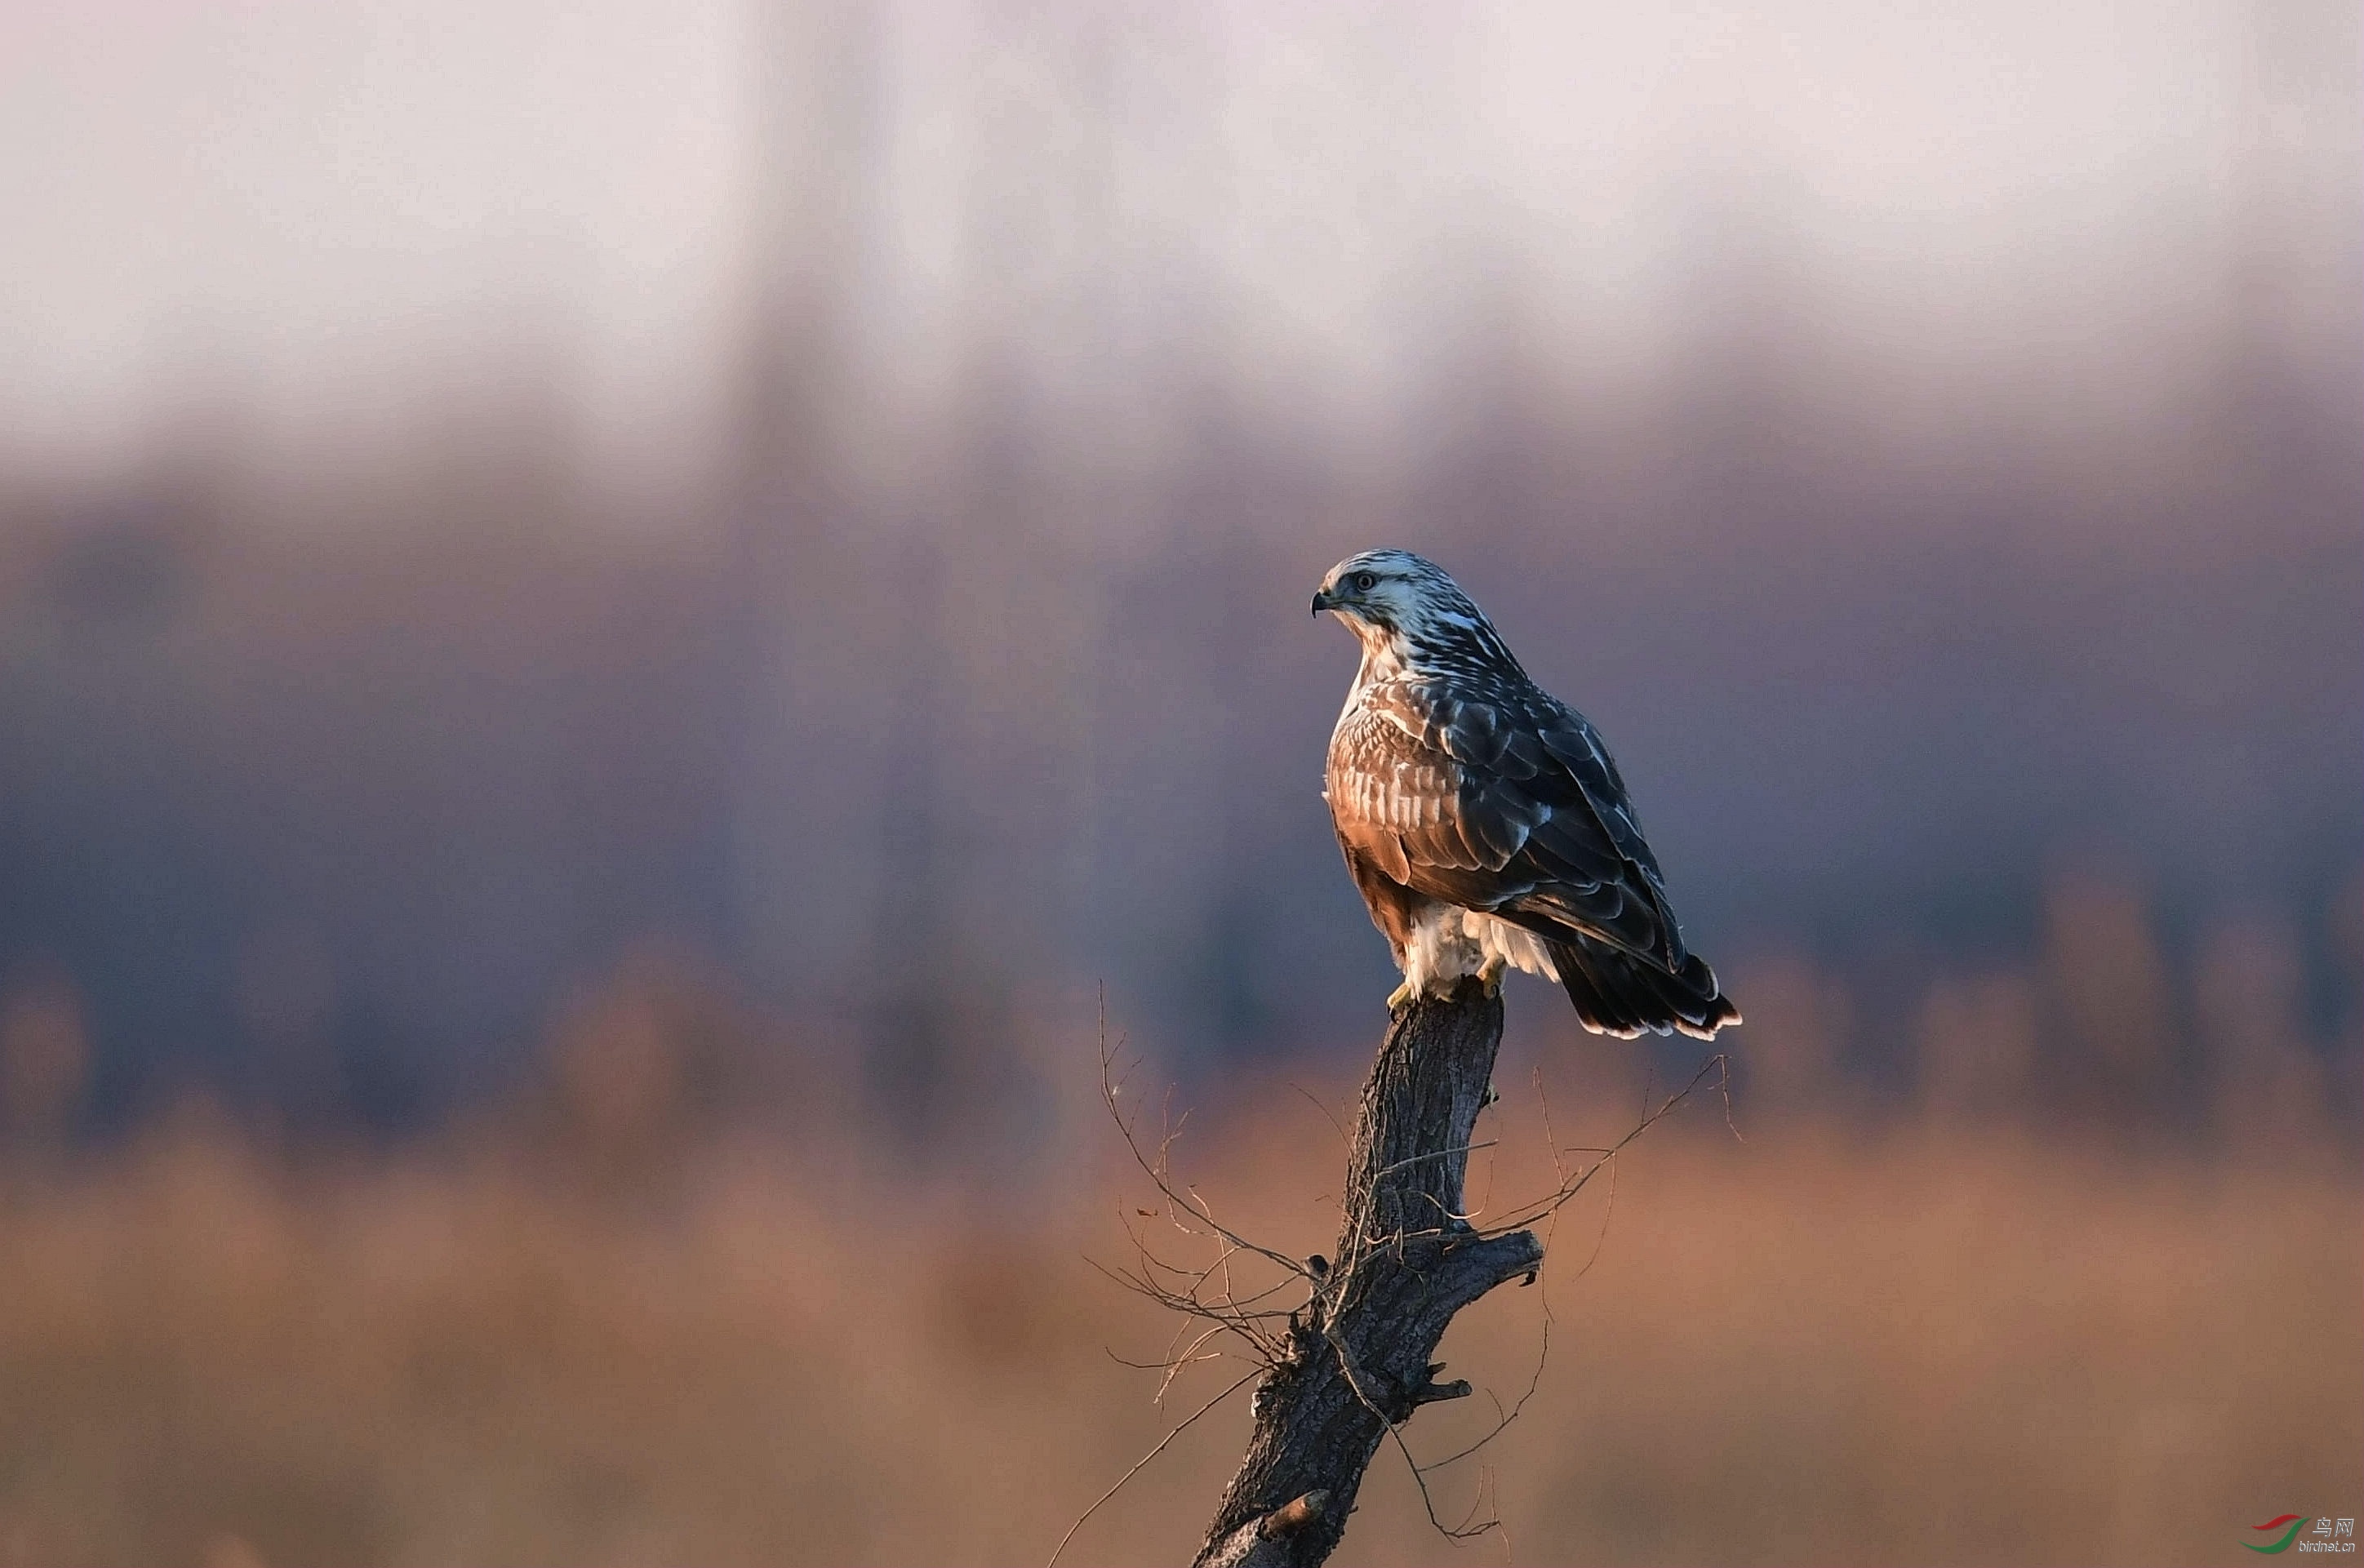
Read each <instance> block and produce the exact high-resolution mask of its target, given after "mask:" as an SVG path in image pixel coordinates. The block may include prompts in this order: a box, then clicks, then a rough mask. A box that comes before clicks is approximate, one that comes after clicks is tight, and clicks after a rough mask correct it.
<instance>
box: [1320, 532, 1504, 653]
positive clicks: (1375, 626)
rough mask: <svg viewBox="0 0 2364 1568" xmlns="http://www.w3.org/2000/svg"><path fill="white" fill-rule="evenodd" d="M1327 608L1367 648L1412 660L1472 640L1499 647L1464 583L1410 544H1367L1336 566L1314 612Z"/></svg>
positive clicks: (1327, 575) (1324, 583) (1323, 584)
mask: <svg viewBox="0 0 2364 1568" xmlns="http://www.w3.org/2000/svg"><path fill="white" fill-rule="evenodd" d="M1323 610H1328V611H1329V612H1330V613H1331V614H1333V615H1334V616H1336V617H1338V618H1339V619H1340V620H1343V621H1344V622H1345V623H1346V625H1347V628H1349V629H1350V630H1352V631H1353V632H1354V634H1355V636H1356V637H1357V638H1359V639H1362V643H1363V646H1364V647H1365V648H1366V650H1369V651H1373V652H1378V651H1391V652H1393V653H1395V654H1396V655H1397V656H1398V657H1399V658H1402V659H1406V660H1408V661H1416V660H1417V657H1418V655H1419V654H1420V653H1422V652H1423V651H1442V650H1447V649H1455V648H1458V647H1462V646H1465V645H1472V644H1479V645H1485V647H1486V649H1487V651H1489V653H1490V652H1493V651H1496V650H1500V638H1499V637H1498V636H1497V635H1496V633H1495V631H1494V628H1493V626H1492V625H1491V624H1490V623H1489V621H1488V620H1487V619H1486V617H1485V614H1484V612H1482V611H1480V610H1479V609H1478V606H1477V605H1476V604H1475V603H1473V602H1472V601H1471V599H1470V597H1469V595H1466V594H1465V593H1463V592H1462V591H1461V584H1458V583H1455V581H1454V580H1453V579H1452V578H1451V577H1449V576H1447V575H1446V574H1445V571H1444V568H1443V567H1441V566H1439V565H1437V564H1436V563H1435V562H1433V561H1429V560H1426V559H1423V558H1422V557H1421V556H1417V555H1414V554H1412V553H1411V551H1410V550H1364V551H1363V552H1362V553H1361V554H1359V555H1350V556H1348V557H1347V558H1346V559H1345V560H1344V561H1342V562H1339V563H1338V564H1337V565H1335V566H1333V567H1332V568H1331V569H1330V570H1329V572H1328V573H1325V574H1324V575H1323V577H1322V579H1321V587H1320V588H1318V589H1316V590H1315V591H1314V595H1313V613H1314V614H1315V615H1320V614H1321V612H1322V611H1323ZM1500 657H1502V658H1505V659H1507V658H1508V657H1509V652H1508V651H1507V650H1500Z"/></svg>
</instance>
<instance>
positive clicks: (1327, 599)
mask: <svg viewBox="0 0 2364 1568" xmlns="http://www.w3.org/2000/svg"><path fill="white" fill-rule="evenodd" d="M1336 602H1337V601H1336V600H1334V599H1333V598H1331V596H1330V590H1329V589H1327V588H1316V589H1315V590H1313V613H1314V614H1315V615H1317V616H1318V615H1320V614H1321V612H1322V611H1323V610H1326V609H1328V608H1330V607H1331V606H1333V604H1335V603H1336Z"/></svg>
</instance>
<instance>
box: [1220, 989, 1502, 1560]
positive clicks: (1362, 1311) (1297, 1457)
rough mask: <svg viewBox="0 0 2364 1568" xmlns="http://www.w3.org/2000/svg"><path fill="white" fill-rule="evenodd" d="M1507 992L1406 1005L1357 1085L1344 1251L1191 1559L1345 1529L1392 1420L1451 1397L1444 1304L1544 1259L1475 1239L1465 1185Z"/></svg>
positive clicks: (1326, 1274)
mask: <svg viewBox="0 0 2364 1568" xmlns="http://www.w3.org/2000/svg"><path fill="white" fill-rule="evenodd" d="M1501 1042H1502V1002H1501V998H1500V995H1488V994H1487V992H1486V989H1485V987H1484V986H1482V985H1481V984H1478V982H1477V981H1476V980H1464V981H1463V982H1462V983H1461V984H1460V985H1459V986H1458V987H1457V988H1456V989H1455V991H1454V992H1453V994H1452V995H1449V996H1447V997H1444V998H1443V999H1442V1000H1435V999H1429V998H1422V999H1419V1000H1416V1001H1413V1002H1411V1003H1410V1004H1408V1005H1407V1006H1405V1007H1404V1008H1403V1009H1402V1010H1401V1011H1399V1012H1398V1013H1397V1014H1396V1015H1395V1016H1394V1017H1393V1018H1390V1019H1389V1020H1388V1032H1387V1038H1386V1040H1384V1041H1382V1042H1381V1044H1380V1046H1379V1055H1378V1060H1377V1062H1374V1063H1373V1064H1372V1067H1371V1076H1370V1081H1369V1082H1368V1083H1366V1084H1365V1085H1364V1086H1363V1105H1362V1110H1361V1112H1360V1113H1359V1115H1358V1117H1357V1118H1356V1121H1355V1137H1354V1147H1353V1152H1352V1153H1351V1154H1350V1156H1349V1157H1348V1160H1347V1167H1346V1185H1345V1187H1344V1193H1343V1198H1342V1202H1341V1205H1340V1207H1341V1208H1342V1209H1343V1210H1344V1223H1343V1224H1342V1226H1341V1227H1340V1229H1339V1233H1338V1250H1337V1252H1336V1254H1335V1257H1334V1259H1333V1261H1331V1262H1329V1263H1328V1264H1327V1266H1326V1267H1321V1266H1319V1260H1316V1261H1315V1267H1314V1272H1315V1273H1316V1274H1317V1276H1318V1278H1319V1281H1320V1283H1319V1284H1318V1286H1317V1288H1316V1290H1315V1292H1314V1295H1313V1298H1312V1300H1311V1301H1310V1302H1309V1303H1308V1304H1307V1306H1306V1307H1304V1309H1303V1310H1301V1311H1300V1312H1299V1313H1298V1315H1297V1316H1296V1318H1295V1319H1294V1320H1293V1321H1292V1323H1291V1325H1290V1328H1289V1334H1288V1356H1287V1359H1286V1360H1285V1361H1284V1362H1282V1363H1281V1364H1280V1365H1278V1366H1277V1367H1275V1368H1274V1369H1273V1370H1272V1371H1271V1372H1270V1373H1267V1374H1266V1377H1265V1379H1264V1381H1263V1383H1262V1385H1260V1386H1259V1387H1258V1389H1257V1391H1256V1398H1255V1406H1254V1410H1255V1417H1254V1419H1255V1426H1254V1431H1253V1433H1252V1434H1251V1435H1250V1437H1249V1439H1248V1447H1247V1454H1246V1457H1244V1458H1243V1459H1242V1460H1241V1462H1240V1468H1239V1472H1238V1473H1237V1474H1236V1475H1234V1476H1233V1477H1232V1484H1231V1485H1230V1487H1229V1488H1228V1489H1227V1490H1226V1491H1225V1492H1224V1494H1223V1502H1222V1507H1221V1508H1220V1509H1219V1510H1218V1511H1217V1512H1216V1515H1215V1521H1214V1523H1213V1525H1212V1526H1211V1527H1210V1529H1208V1531H1207V1543H1206V1545H1205V1546H1204V1547H1202V1548H1201V1549H1200V1550H1199V1556H1198V1558H1197V1561H1196V1563H1195V1564H1194V1568H1282V1565H1284V1564H1286V1565H1288V1568H1310V1565H1312V1564H1314V1563H1318V1562H1321V1561H1322V1560H1323V1559H1325V1558H1327V1557H1328V1556H1329V1555H1330V1553H1331V1551H1333V1549H1334V1548H1335V1547H1336V1546H1337V1544H1338V1541H1339V1539H1340V1537H1342V1536H1343V1535H1344V1533H1345V1529H1346V1518H1347V1516H1348V1515H1349V1514H1350V1513H1351V1512H1353V1510H1354V1507H1355V1493H1356V1491H1357V1490H1358V1489H1359V1488H1360V1487H1361V1485H1362V1481H1363V1473H1364V1471H1365V1470H1366V1468H1368V1467H1369V1465H1370V1462H1371V1458H1372V1456H1373V1455H1374V1454H1375V1453H1377V1451H1378V1448H1379V1444H1380V1443H1381V1442H1383V1441H1385V1440H1386V1439H1387V1437H1388V1431H1389V1429H1391V1428H1393V1427H1396V1426H1399V1425H1401V1424H1402V1423H1403V1422H1404V1421H1406V1420H1409V1419H1410V1418H1411V1415H1412V1413H1413V1412H1414V1411H1415V1410H1417V1409H1419V1408H1420V1407H1422V1405H1426V1404H1430V1403H1433V1402H1434V1401H1436V1400H1440V1399H1457V1398H1461V1397H1463V1396H1466V1395H1467V1394H1468V1393H1469V1385H1467V1384H1466V1383H1460V1382H1455V1383H1449V1384H1440V1383H1438V1382H1437V1381H1436V1380H1435V1374H1436V1373H1437V1372H1438V1371H1439V1370H1441V1369H1440V1368H1439V1367H1437V1366H1436V1365H1435V1364H1434V1363H1433V1357H1434V1355H1435V1353H1436V1347H1437V1343H1438V1341H1439V1340H1443V1339H1444V1330H1445V1329H1446V1327H1447V1326H1448V1325H1449V1324H1451V1323H1452V1321H1453V1317H1454V1314H1455V1313H1456V1312H1459V1311H1460V1310H1461V1309H1462V1308H1463V1307H1466V1306H1468V1305H1469V1304H1470V1303H1471V1302H1473V1301H1475V1300H1477V1299H1478V1297H1479V1296H1483V1295H1485V1294H1486V1293H1487V1292H1488V1291H1489V1290H1491V1289H1493V1288H1494V1287H1495V1286H1496V1285H1498V1284H1502V1283H1503V1282H1504V1281H1506V1280H1513V1279H1518V1278H1521V1277H1522V1276H1531V1275H1533V1273H1534V1272H1535V1270H1536V1269H1537V1268H1538V1267H1540V1266H1541V1264H1542V1262H1543V1257H1544V1249H1543V1243H1542V1242H1541V1241H1540V1240H1537V1239H1536V1238H1535V1235H1534V1233H1533V1231H1530V1230H1519V1231H1513V1232H1511V1233H1509V1234H1507V1235H1498V1236H1480V1235H1479V1234H1478V1232H1477V1231H1476V1230H1474V1229H1471V1227H1470V1225H1469V1222H1468V1220H1467V1219H1466V1218H1464V1210H1463V1207H1462V1201H1463V1200H1462V1180H1463V1176H1464V1173H1466V1170H1467V1168H1468V1163H1469V1149H1470V1144H1471V1142H1472V1134H1473V1131H1474V1129H1476V1127H1477V1124H1478V1112H1480V1111H1481V1110H1483V1109H1484V1108H1485V1107H1486V1106H1487V1105H1488V1104H1489V1100H1490V1097H1491V1084H1492V1082H1493V1075H1494V1053H1495V1051H1496V1050H1497V1049H1498V1048H1499V1047H1500V1045H1501Z"/></svg>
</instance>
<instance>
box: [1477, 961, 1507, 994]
mask: <svg viewBox="0 0 2364 1568" xmlns="http://www.w3.org/2000/svg"><path fill="white" fill-rule="evenodd" d="M1506 967H1507V961H1506V960H1503V959H1499V958H1489V959H1488V960H1487V961H1486V964H1485V967H1484V968H1482V969H1480V970H1478V984H1480V985H1483V986H1484V987H1486V995H1489V996H1499V995H1501V994H1502V971H1503V969H1504V968H1506Z"/></svg>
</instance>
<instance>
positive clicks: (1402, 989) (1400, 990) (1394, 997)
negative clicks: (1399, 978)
mask: <svg viewBox="0 0 2364 1568" xmlns="http://www.w3.org/2000/svg"><path fill="white" fill-rule="evenodd" d="M1417 995H1420V988H1419V987H1418V986H1415V985H1414V984H1412V983H1411V981H1409V980H1406V981H1405V982H1404V983H1403V984H1400V985H1399V986H1397V987H1396V988H1395V989H1394V990H1392V991H1390V992H1388V1012H1390V1013H1392V1012H1394V1011H1395V1010H1396V1009H1397V1008H1399V1007H1400V1006H1403V1005H1404V1004H1405V1003H1407V1002H1409V1001H1411V999H1412V998H1413V997H1415V996H1417Z"/></svg>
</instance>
